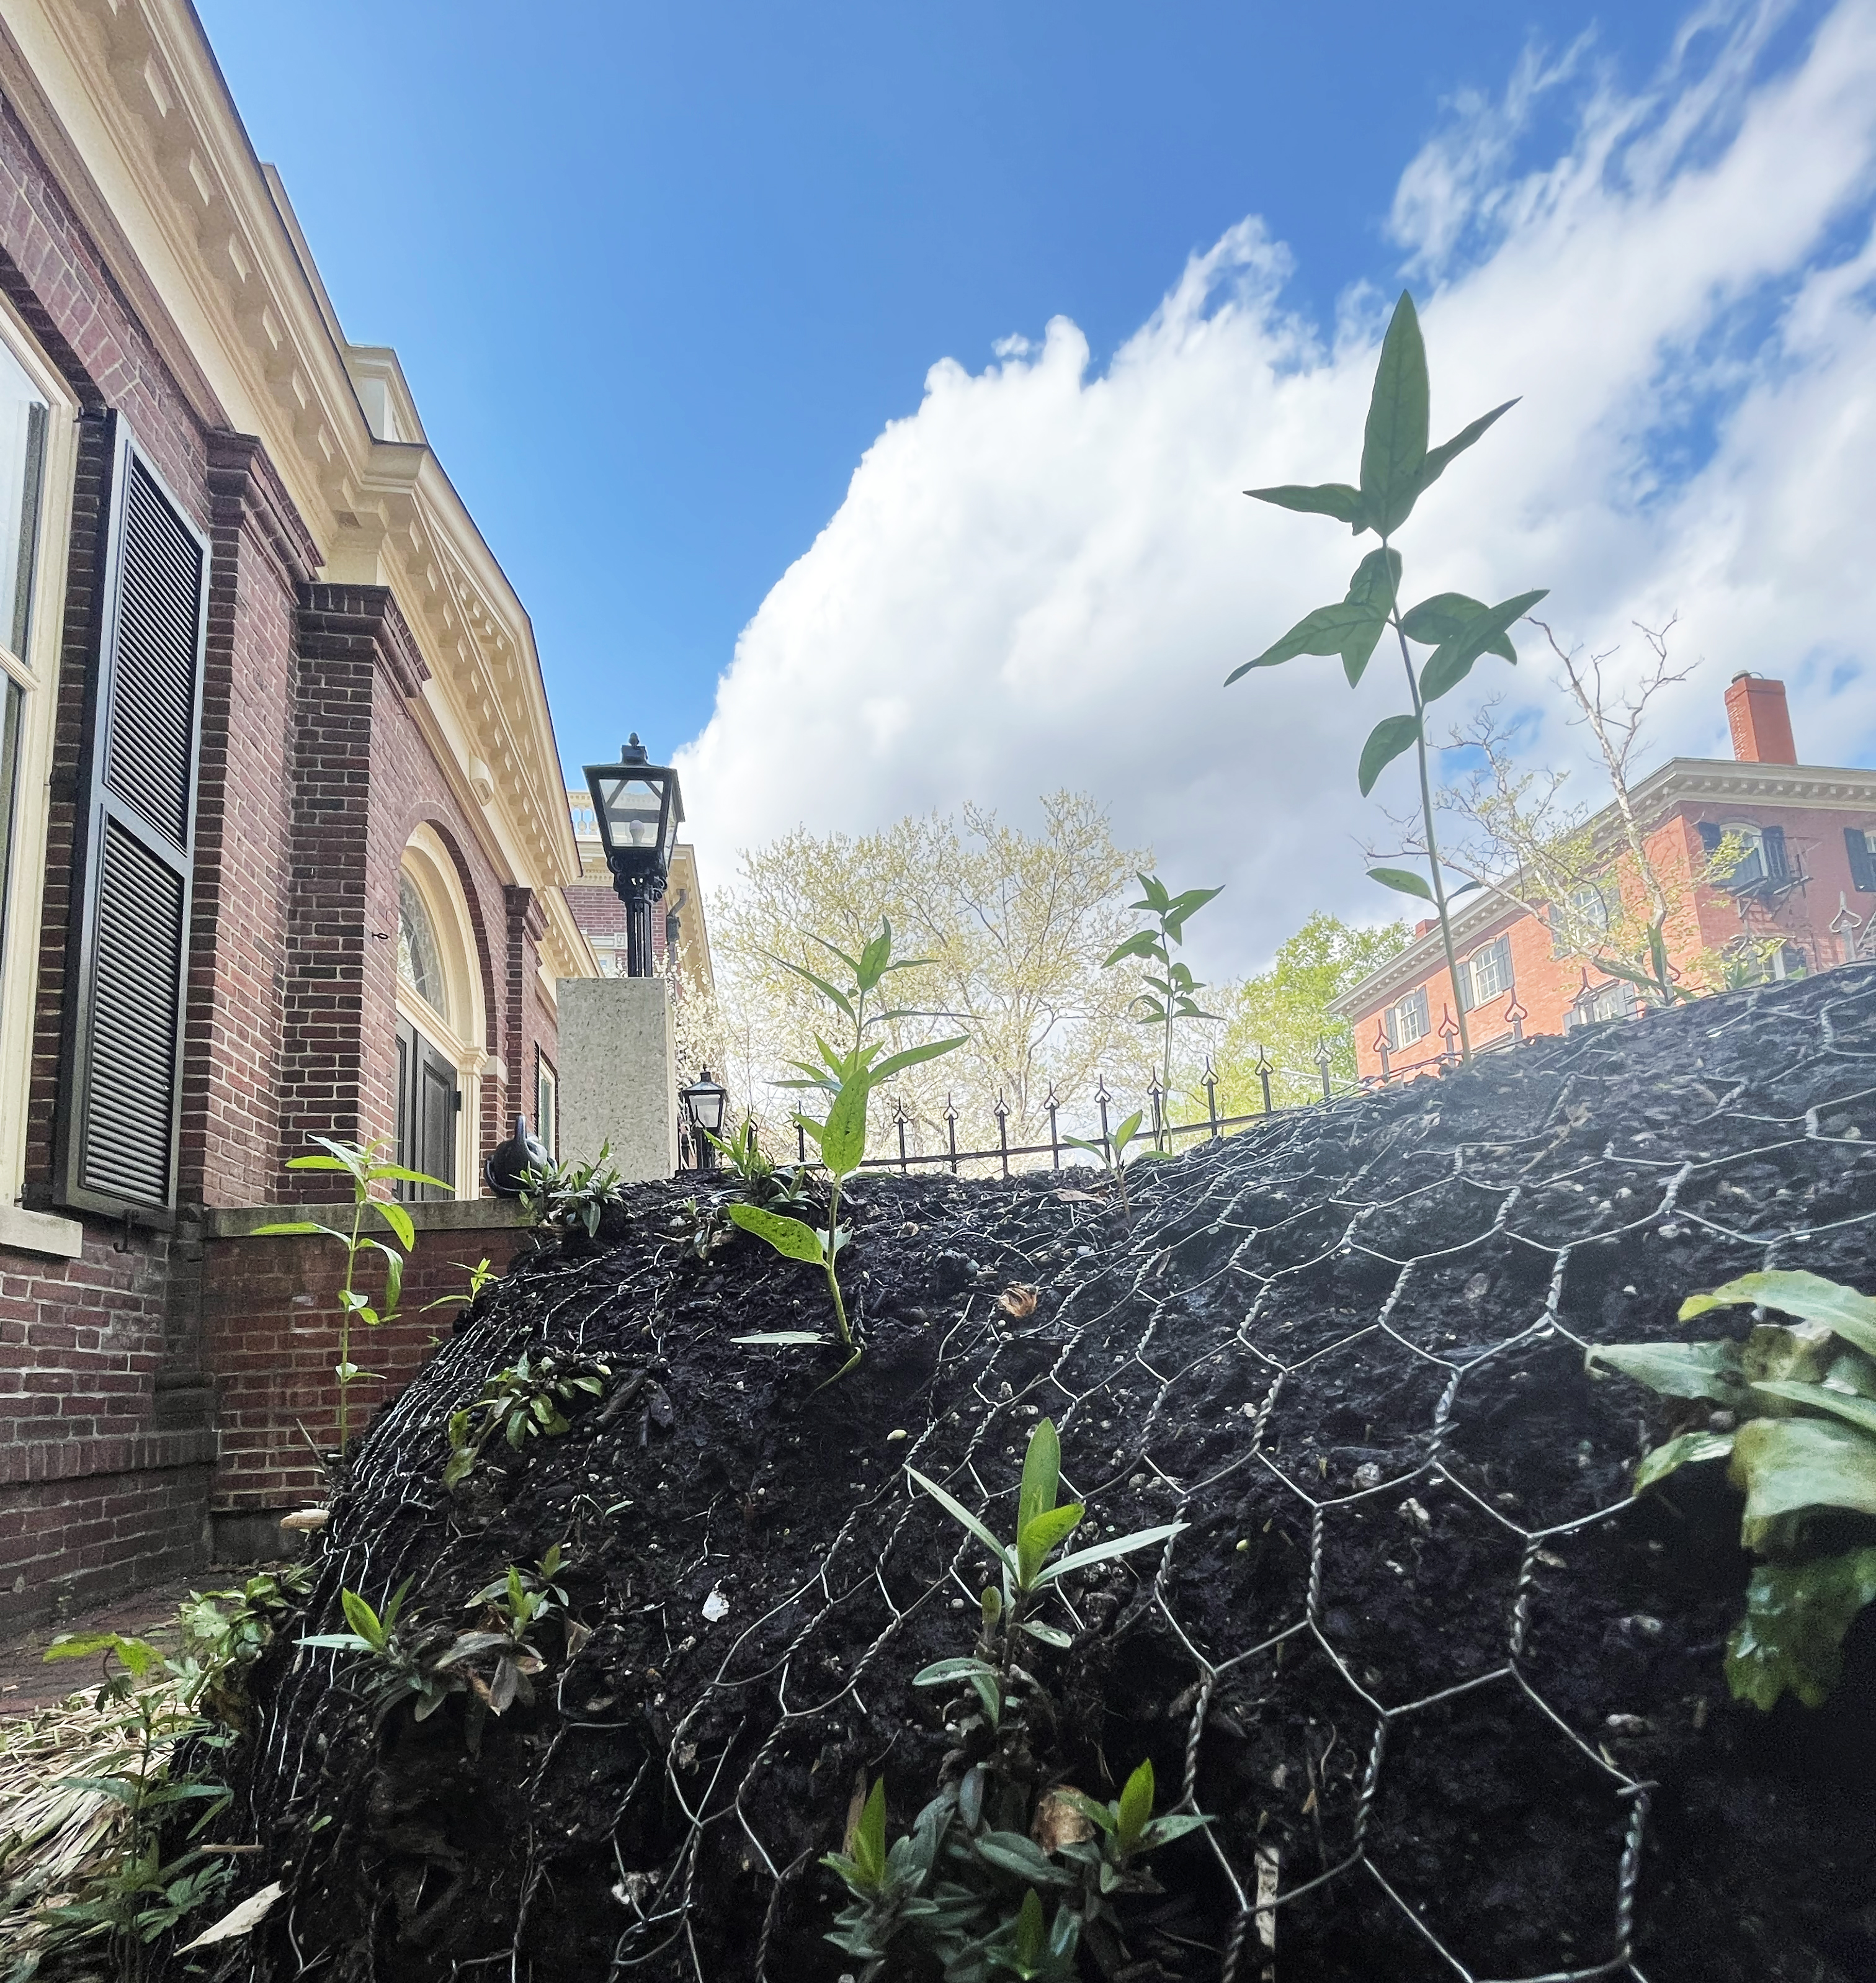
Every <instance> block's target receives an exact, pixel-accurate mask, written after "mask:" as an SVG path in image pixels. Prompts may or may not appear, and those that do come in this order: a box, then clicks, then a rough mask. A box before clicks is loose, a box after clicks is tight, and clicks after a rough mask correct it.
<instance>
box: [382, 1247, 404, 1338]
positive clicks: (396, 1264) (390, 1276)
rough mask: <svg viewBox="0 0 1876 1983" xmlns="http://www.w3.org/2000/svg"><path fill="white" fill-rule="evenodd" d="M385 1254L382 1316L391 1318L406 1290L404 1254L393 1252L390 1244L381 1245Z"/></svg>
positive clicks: (387, 1318) (385, 1318)
mask: <svg viewBox="0 0 1876 1983" xmlns="http://www.w3.org/2000/svg"><path fill="white" fill-rule="evenodd" d="M378 1250H379V1252H381V1253H382V1254H383V1256H384V1310H383V1317H382V1318H381V1319H384V1320H387V1321H388V1320H389V1319H390V1317H391V1316H393V1315H395V1314H396V1312H397V1304H398V1302H400V1300H401V1299H403V1292H404V1256H403V1254H401V1253H397V1252H393V1251H392V1250H391V1249H390V1247H389V1246H380V1248H379V1249H378Z"/></svg>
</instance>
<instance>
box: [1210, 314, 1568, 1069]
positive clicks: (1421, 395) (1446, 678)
mask: <svg viewBox="0 0 1876 1983" xmlns="http://www.w3.org/2000/svg"><path fill="white" fill-rule="evenodd" d="M1428 401H1429V390H1428V385H1427V377H1426V346H1425V344H1424V343H1423V341H1422V339H1421V336H1420V317H1419V314H1418V313H1417V312H1416V310H1415V309H1414V307H1413V297H1412V296H1409V295H1408V294H1407V293H1406V292H1405V291H1404V290H1403V292H1402V293H1401V297H1400V300H1399V303H1396V305H1395V306H1394V314H1393V317H1392V319H1390V320H1389V323H1388V326H1387V335H1386V337H1385V339H1383V341H1382V345H1381V362H1380V363H1379V366H1377V368H1376V372H1375V377H1374V388H1373V392H1372V393H1371V394H1370V395H1369V402H1368V420H1367V426H1366V431H1365V433H1364V434H1363V441H1362V463H1361V483H1360V486H1359V487H1354V486H1353V485H1351V484H1349V483H1346V482H1328V483H1320V484H1319V485H1317V486H1316V487H1304V486H1300V485H1297V484H1294V483H1291V484H1286V486H1284V487H1281V488H1275V489H1247V490H1246V491H1245V493H1246V495H1247V496H1250V497H1254V498H1255V499H1256V500H1257V501H1259V502H1260V503H1275V504H1276V505H1277V506H1278V507H1279V508H1281V509H1285V510H1300V511H1303V512H1305V513H1309V514H1312V515H1316V516H1323V517H1333V518H1334V519H1335V520H1336V522H1338V523H1346V524H1347V525H1348V526H1349V528H1350V529H1351V530H1353V532H1354V533H1355V534H1356V536H1357V537H1359V536H1361V535H1362V534H1363V532H1365V531H1368V530H1373V532H1374V533H1376V535H1377V536H1378V537H1379V538H1380V540H1381V547H1380V549H1379V550H1373V551H1370V552H1369V553H1368V555H1367V556H1366V557H1365V558H1363V560H1362V561H1361V563H1359V565H1357V566H1356V569H1355V574H1354V576H1353V577H1352V578H1351V579H1350V580H1349V589H1348V594H1347V596H1346V597H1345V598H1343V599H1342V600H1339V601H1337V602H1336V604H1333V605H1330V606H1319V607H1317V608H1316V610H1315V611H1314V612H1313V613H1311V614H1308V615H1306V617H1304V618H1303V619H1302V620H1299V621H1298V622H1297V624H1296V625H1295V626H1294V627H1291V629H1290V630H1289V632H1288V633H1287V634H1285V635H1284V636H1283V637H1282V639H1281V640H1278V641H1277V642H1276V643H1275V644H1273V645H1272V646H1271V647H1266V649H1265V650H1264V651H1263V652H1262V654H1259V655H1258V656H1257V657H1256V658H1255V659H1254V660H1249V661H1246V662H1245V663H1244V664H1243V665H1242V667H1236V668H1233V669H1232V671H1231V673H1230V674H1229V675H1227V676H1226V677H1225V681H1226V686H1227V687H1229V684H1231V683H1232V682H1235V681H1237V679H1238V678H1239V676H1241V675H1245V674H1249V672H1250V671H1251V670H1252V669H1253V668H1269V667H1276V666H1277V665H1278V664H1279V663H1281V662H1283V661H1287V660H1293V659H1294V658H1295V657H1296V656H1297V655H1299V654H1337V655H1339V656H1340V657H1341V660H1342V667H1343V673H1344V674H1346V675H1347V677H1348V679H1349V687H1351V688H1353V687H1356V685H1357V684H1359V682H1360V681H1361V678H1362V675H1363V671H1364V670H1366V667H1367V666H1368V663H1369V659H1370V657H1372V656H1373V653H1374V650H1375V649H1376V647H1377V646H1378V645H1379V642H1380V639H1381V636H1382V634H1383V632H1385V631H1386V630H1388V629H1389V628H1390V627H1391V628H1392V629H1393V632H1394V635H1395V638H1396V640H1397V641H1398V643H1399V648H1400V662H1401V667H1402V668H1403V670H1405V672H1406V682H1407V699H1408V702H1409V704H1410V713H1409V714H1406V715H1404V716H1389V717H1385V718H1383V721H1381V722H1379V723H1378V724H1376V726H1375V728H1374V731H1373V734H1371V735H1370V736H1369V739H1368V741H1367V742H1366V744H1364V745H1363V747H1362V754H1361V764H1360V767H1359V771H1358V772H1357V774H1356V775H1357V781H1358V782H1359V784H1360V787H1361V791H1362V796H1363V798H1366V797H1367V795H1368V794H1369V792H1371V791H1373V789H1374V784H1375V781H1376V779H1377V778H1378V777H1379V776H1380V775H1381V773H1382V772H1383V770H1384V769H1386V767H1387V766H1388V765H1389V764H1392V763H1393V761H1394V760H1395V759H1396V757H1399V756H1401V755H1402V754H1403V752H1406V751H1413V752H1414V753H1415V754H1416V761H1417V762H1418V764H1419V767H1420V825H1421V830H1422V834H1423V841H1424V845H1425V848H1426V864H1427V868H1428V871H1429V873H1430V876H1431V878H1432V885H1431V887H1429V886H1428V884H1427V883H1426V881H1423V880H1422V879H1421V878H1420V876H1419V875H1418V874H1415V873H1414V872H1413V871H1412V870H1411V869H1409V868H1370V869H1369V871H1368V872H1369V878H1371V879H1372V880H1374V881H1379V883H1380V884H1382V886H1383V888H1392V889H1393V890H1395V891H1396V892H1397V893H1399V894H1401V895H1412V896H1414V897H1416V898H1417V899H1419V900H1420V901H1430V902H1431V903H1432V904H1433V910H1434V913H1435V914H1436V916H1437V917H1438V918H1439V921H1440V940H1441V942H1442V944H1443V946H1444V948H1445V951H1446V969H1447V971H1448V972H1449V973H1450V977H1451V980H1452V982H1453V984H1454V985H1457V984H1458V983H1459V981H1460V975H1459V960H1458V957H1457V954H1456V951H1455V950H1454V948H1453V923H1452V918H1451V915H1450V911H1449V909H1448V906H1447V905H1448V903H1449V901H1450V899H1451V896H1452V895H1453V894H1456V893H1463V891H1448V889H1447V888H1446V877H1445V871H1444V870H1443V868H1442V867H1441V865H1440V849H1439V844H1438V843H1437V841H1436V840H1435V838H1434V832H1433V783H1432V779H1431V777H1430V773H1429V771H1428V768H1427V754H1426V709H1427V706H1428V704H1430V703H1433V702H1435V701H1437V700H1438V699H1439V698H1440V697H1441V696H1443V695H1445V694H1447V693H1448V692H1449V691H1451V690H1453V689H1455V688H1456V687H1458V686H1459V684H1460V683H1461V682H1462V681H1464V680H1465V678H1466V676H1467V675H1468V674H1470V673H1471V672H1472V668H1473V664H1474V663H1475V662H1476V661H1477V660H1479V659H1480V657H1482V656H1483V655H1486V654H1497V655H1500V656H1501V657H1503V659H1504V660H1507V661H1510V662H1512V663H1513V664H1515V663H1516V661H1517V649H1516V648H1515V647H1513V645H1512V644H1511V637H1510V630H1511V628H1512V627H1513V625H1514V624H1516V623H1517V621H1518V620H1521V619H1523V617H1524V616H1525V615H1526V614H1527V613H1529V612H1530V610H1531V608H1532V607H1533V606H1535V605H1536V604H1537V602H1538V600H1540V599H1542V598H1543V597H1544V596H1545V595H1544V594H1543V591H1541V590H1540V591H1536V592H1520V593H1519V594H1517V596H1516V597H1513V598H1510V599H1505V600H1500V602H1499V603H1498V604H1496V606H1486V605H1484V604H1482V603H1481V602H1480V600H1476V599H1469V598H1467V597H1466V595H1465V594H1463V593H1459V592H1441V593H1436V594H1434V595H1433V597H1431V598H1430V599H1423V600H1421V601H1420V604H1419V605H1417V606H1414V607H1410V608H1408V609H1407V610H1406V611H1404V612H1403V610H1402V609H1401V604H1400V578H1401V562H1400V553H1399V552H1398V551H1397V550H1395V549H1394V548H1393V538H1394V535H1395V533H1396V532H1397V531H1398V530H1399V529H1400V527H1401V526H1402V525H1403V523H1406V520H1407V519H1408V517H1410V516H1411V515H1412V514H1413V507H1414V505H1415V504H1416V503H1417V502H1418V501H1419V500H1420V497H1421V496H1422V495H1423V494H1424V493H1425V492H1426V490H1428V489H1429V488H1430V487H1432V486H1433V483H1435V482H1436V481H1437V480H1439V479H1440V477H1441V476H1442V475H1443V474H1444V473H1446V470H1447V468H1448V467H1449V466H1450V465H1451V464H1452V463H1453V460H1455V459H1456V457H1457V456H1460V455H1461V454H1463V453H1464V452H1465V451H1466V449H1467V448H1469V447H1470V446H1472V445H1473V443H1474V442H1475V441H1476V440H1479V439H1480V437H1481V436H1483V434H1484V433H1485V432H1486V429H1487V428H1489V427H1490V426H1492V425H1493V423H1494V422H1495V421H1496V420H1499V419H1500V417H1501V416H1503V415H1504V414H1506V413H1509V412H1510V410H1511V409H1512V408H1513V406H1516V405H1517V401H1516V400H1506V402H1505V403H1504V404H1503V406H1494V407H1493V409H1492V410H1491V411H1490V413H1485V414H1482V415H1481V416H1480V417H1479V418H1478V419H1477V420H1474V421H1473V423H1472V424H1471V425H1470V426H1467V427H1464V428H1463V429H1461V430H1460V432H1459V433H1456V434H1455V435H1454V436H1453V438H1452V439H1451V440H1449V441H1443V442H1442V443H1440V446H1437V447H1429V446H1427V444H1426V441H1427V413H1428ZM1410 642H1412V643H1413V644H1415V645H1416V646H1420V647H1431V648H1432V649H1433V653H1432V654H1431V655H1430V656H1429V657H1428V658H1427V660H1426V662H1425V663H1424V664H1423V665H1421V666H1420V667H1416V666H1415V664H1414V660H1413V655H1412V654H1411V653H1410V651H1409V645H1408V644H1409V643H1410ZM1453 1004H1454V1007H1455V1008H1456V1012H1457V1013H1458V1017H1459V1038H1460V1052H1461V1054H1462V1055H1463V1058H1465V1060H1466V1062H1470V1060H1471V1058H1472V1037H1471V1035H1470V1032H1468V1031H1467V1029H1466V1005H1465V1001H1464V1000H1463V998H1456V999H1455V1000H1454V1001H1453Z"/></svg>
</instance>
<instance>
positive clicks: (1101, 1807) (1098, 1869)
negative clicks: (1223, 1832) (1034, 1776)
mask: <svg viewBox="0 0 1876 1983" xmlns="http://www.w3.org/2000/svg"><path fill="white" fill-rule="evenodd" d="M1054 1794H1055V1796H1057V1797H1060V1798H1062V1800H1063V1801H1065V1802H1066V1803H1068V1804H1070V1805H1071V1806H1072V1807H1073V1808H1074V1809H1075V1810H1076V1811H1079V1812H1080V1813H1081V1814H1082V1817H1085V1818H1086V1819H1087V1820H1088V1822H1089V1823H1090V1824H1092V1825H1093V1826H1094V1828H1095V1835H1094V1837H1093V1838H1088V1839H1077V1840H1075V1841H1071V1842H1069V1843H1068V1844H1064V1845H1063V1846H1062V1847H1061V1848H1060V1850H1061V1851H1062V1854H1064V1856H1065V1857H1066V1858H1070V1859H1073V1860H1076V1861H1078V1862H1079V1863H1081V1864H1083V1865H1085V1867H1087V1868H1088V1871H1089V1872H1090V1874H1091V1875H1092V1878H1093V1880H1094V1882H1095V1887H1096V1888H1097V1889H1098V1890H1099V1891H1100V1892H1101V1893H1102V1894H1117V1893H1121V1892H1123V1891H1126V1890H1127V1889H1128V1888H1129V1885H1130V1884H1131V1883H1132V1881H1134V1880H1135V1878H1137V1875H1136V1874H1135V1870H1134V1865H1133V1862H1134V1861H1135V1859H1137V1858H1139V1857H1140V1856H1141V1855H1142V1854H1143V1853H1147V1852H1151V1851H1155V1849H1157V1848H1159V1847H1160V1846H1162V1845H1170V1844H1172V1841H1173V1840H1174V1839H1175V1838H1184V1837H1185V1834H1187V1833H1188V1832H1189V1831H1198V1830H1199V1828H1200V1827H1201V1826H1202V1825H1206V1824H1210V1823H1211V1822H1212V1821H1211V1820H1210V1819H1209V1817H1199V1815H1198V1814H1196V1813H1195V1812H1190V1811H1169V1813H1168V1814H1166V1815H1165V1817H1154V1815H1153V1762H1152V1757H1150V1756H1149V1757H1147V1758H1146V1760H1145V1761H1144V1762H1142V1764H1140V1766H1139V1768H1138V1769H1136V1770H1135V1771H1134V1773H1133V1774H1132V1776H1130V1777H1129V1778H1128V1779H1127V1781H1126V1782H1125V1784H1124V1785H1123V1786H1122V1789H1121V1794H1120V1795H1119V1797H1117V1798H1116V1799H1115V1800H1114V1801H1112V1803H1110V1804H1097V1803H1096V1802H1095V1800H1094V1799H1093V1798H1092V1797H1088V1796H1085V1795H1084V1794H1083V1793H1082V1792H1081V1791H1078V1790H1075V1789H1072V1788H1069V1787H1063V1788H1062V1789H1060V1790H1058V1791H1055V1793H1054Z"/></svg>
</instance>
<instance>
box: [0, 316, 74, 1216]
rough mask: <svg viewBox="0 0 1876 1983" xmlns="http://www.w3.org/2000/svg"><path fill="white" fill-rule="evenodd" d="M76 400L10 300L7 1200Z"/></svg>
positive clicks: (4, 822) (0, 1069)
mask: <svg viewBox="0 0 1876 1983" xmlns="http://www.w3.org/2000/svg"><path fill="white" fill-rule="evenodd" d="M77 412H78V408H77V406H76V404H75V403H74V402H73V400H72V399H71V397H70V396H69V393H68V392H67V391H66V389H65V386H64V383H63V382H62V380H60V378H59V375H58V374H57V373H55V371H54V370H52V368H51V366H48V365H47V364H46V363H45V362H44V360H43V359H41V358H40V356H38V353H37V352H36V350H35V348H34V346H33V343H32V338H31V336H30V335H29V334H28V333H27V331H26V330H25V327H24V326H23V325H22V324H21V323H20V322H19V320H18V318H17V317H16V316H15V315H14V314H13V313H12V310H11V309H10V308H8V306H7V305H6V303H5V302H4V301H3V300H0V1209H5V1208H7V1207H10V1206H12V1204H13V1203H14V1202H15V1199H16V1198H17V1196H18V1191H19V1183H20V1175H21V1170H22V1165H23V1163H24V1161H25V1136H26V1114H27V1111H26V1085H27V1081H28V1075H29V1073H30V1070H31V1067H32V1027H33V1016H34V1015H33V988H34V985H35V980H36V978H37V975H38V951H39V936H40V929H39V912H40V902H41V898H42V894H43V891H44V884H45V814H46V803H47V797H48V785H47V779H48V771H49V768H50V764H51V760H52V733H53V727H54V721H55V715H56V710H55V701H54V697H53V694H52V683H53V681H54V680H55V677H56V675H57V672H58V666H59V638H60V633H61V623H62V619H63V614H62V612H61V610H60V600H61V598H62V594H63V592H64V589H65V540H66V536H67V533H68V530H69V524H70V520H71V517H70V511H71V490H72V453H73V446H72V443H73V438H74V435H75V416H76V414H77Z"/></svg>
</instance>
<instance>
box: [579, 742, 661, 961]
mask: <svg viewBox="0 0 1876 1983" xmlns="http://www.w3.org/2000/svg"><path fill="white" fill-rule="evenodd" d="M586 774H587V789H588V791H590V792H591V793H592V794H593V811H594V815H595V816H596V818H597V820H598V821H599V833H600V841H601V843H602V844H604V847H605V849H606V864H607V867H609V868H610V869H611V870H612V885H613V886H614V888H615V889H617V891H618V895H619V899H620V901H622V902H624V905H625V910H626V915H625V975H627V977H628V978H649V977H650V975H651V905H652V904H653V903H654V902H655V901H657V899H658V898H659V897H660V895H663V894H664V885H665V883H666V881H667V880H668V879H669V878H670V868H671V854H672V852H673V851H674V848H676V846H677V828H678V824H679V823H680V822H681V821H682V819H683V818H684V799H683V797H682V795H681V794H680V792H679V791H678V789H677V773H676V772H675V771H673V770H671V768H670V767H669V766H668V765H666V764H651V763H650V762H649V761H647V752H646V750H645V747H644V744H641V743H640V742H639V741H638V735H637V731H634V733H633V735H632V739H631V741H630V743H629V744H627V745H626V746H625V747H624V750H622V751H620V753H619V762H618V763H617V764H589V765H587V767H586Z"/></svg>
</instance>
